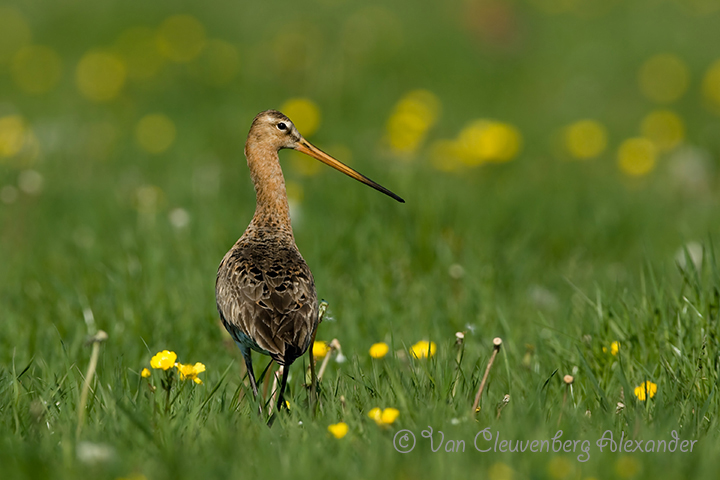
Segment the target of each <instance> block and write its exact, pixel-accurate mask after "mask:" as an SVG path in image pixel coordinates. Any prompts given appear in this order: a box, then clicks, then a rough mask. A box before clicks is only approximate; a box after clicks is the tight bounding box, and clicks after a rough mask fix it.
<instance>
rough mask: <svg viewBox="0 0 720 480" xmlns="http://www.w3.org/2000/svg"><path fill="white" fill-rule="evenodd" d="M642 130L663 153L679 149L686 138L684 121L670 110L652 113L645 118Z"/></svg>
mask: <svg viewBox="0 0 720 480" xmlns="http://www.w3.org/2000/svg"><path fill="white" fill-rule="evenodd" d="M640 130H641V132H642V134H643V136H644V137H645V138H647V139H649V140H651V141H652V142H653V143H654V144H655V147H657V149H658V150H659V151H662V152H664V151H669V150H672V149H673V148H675V147H677V146H678V145H679V144H680V143H681V142H682V141H683V138H684V137H685V126H684V125H683V121H682V119H681V118H680V117H679V116H678V115H677V114H675V113H674V112H671V111H670V110H655V111H654V112H650V113H649V114H648V115H647V116H646V117H645V118H643V121H642V124H641V126H640Z"/></svg>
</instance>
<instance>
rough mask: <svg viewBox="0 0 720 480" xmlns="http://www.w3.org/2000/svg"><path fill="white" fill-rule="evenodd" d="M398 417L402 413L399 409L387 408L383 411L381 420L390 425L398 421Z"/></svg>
mask: <svg viewBox="0 0 720 480" xmlns="http://www.w3.org/2000/svg"><path fill="white" fill-rule="evenodd" d="M398 415H400V411H399V410H398V409H397V408H386V409H385V410H383V412H382V416H381V417H380V419H381V420H382V422H383V423H384V424H386V425H390V424H391V423H393V422H394V421H395V420H396V419H397V417H398Z"/></svg>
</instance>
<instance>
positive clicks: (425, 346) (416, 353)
mask: <svg viewBox="0 0 720 480" xmlns="http://www.w3.org/2000/svg"><path fill="white" fill-rule="evenodd" d="M436 350H437V345H435V342H428V341H427V340H420V341H419V342H417V343H416V344H415V345H413V346H412V347H410V354H411V355H412V356H413V357H415V358H426V357H432V356H433V355H435V351H436Z"/></svg>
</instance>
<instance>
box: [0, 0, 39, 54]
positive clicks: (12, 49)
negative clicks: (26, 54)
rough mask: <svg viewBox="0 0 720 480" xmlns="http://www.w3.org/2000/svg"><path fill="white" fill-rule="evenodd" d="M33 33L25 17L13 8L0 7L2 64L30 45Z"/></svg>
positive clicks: (0, 52) (0, 51)
mask: <svg viewBox="0 0 720 480" xmlns="http://www.w3.org/2000/svg"><path fill="white" fill-rule="evenodd" d="M31 37H32V32H31V31H30V27H29V26H28V24H27V21H26V20H25V17H24V16H23V14H22V13H20V12H19V11H18V10H17V9H15V8H13V7H6V6H0V63H5V62H8V61H9V60H10V59H11V58H12V57H13V55H15V53H16V52H17V51H18V50H20V49H21V48H22V47H24V46H25V45H28V44H29V43H30V39H31Z"/></svg>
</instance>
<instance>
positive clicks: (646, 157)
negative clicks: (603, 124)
mask: <svg viewBox="0 0 720 480" xmlns="http://www.w3.org/2000/svg"><path fill="white" fill-rule="evenodd" d="M656 163H657V149H656V148H655V144H654V143H653V142H651V141H650V140H648V139H647V138H629V139H627V140H625V141H624V142H623V143H622V144H621V145H620V148H619V149H618V165H619V166H620V170H622V172H623V173H625V174H626V175H630V176H632V177H639V176H642V175H647V174H648V173H650V172H651V171H652V170H653V169H654V168H655V164H656Z"/></svg>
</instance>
